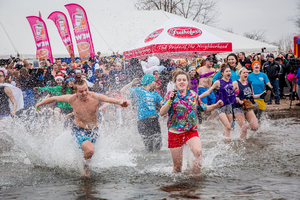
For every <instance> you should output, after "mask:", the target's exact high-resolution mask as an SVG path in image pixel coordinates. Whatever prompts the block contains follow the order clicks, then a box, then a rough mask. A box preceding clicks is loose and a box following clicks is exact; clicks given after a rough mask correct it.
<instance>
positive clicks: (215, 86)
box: [199, 80, 220, 99]
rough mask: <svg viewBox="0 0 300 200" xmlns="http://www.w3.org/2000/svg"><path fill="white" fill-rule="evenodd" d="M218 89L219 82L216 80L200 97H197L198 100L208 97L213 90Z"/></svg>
mask: <svg viewBox="0 0 300 200" xmlns="http://www.w3.org/2000/svg"><path fill="white" fill-rule="evenodd" d="M219 87H220V81H218V80H217V81H216V82H214V84H213V85H212V86H211V87H210V88H209V89H208V90H207V91H206V92H203V93H202V94H201V95H199V98H200V99H202V98H203V97H206V96H208V95H209V94H210V93H211V92H212V91H213V90H214V89H215V88H219Z"/></svg>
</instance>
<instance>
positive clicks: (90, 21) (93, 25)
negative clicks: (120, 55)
mask: <svg viewBox="0 0 300 200" xmlns="http://www.w3.org/2000/svg"><path fill="white" fill-rule="evenodd" d="M89 22H90V24H91V25H92V26H93V27H94V29H95V30H96V31H97V33H98V34H99V36H100V37H101V38H102V40H103V41H104V42H105V44H106V45H107V46H108V48H109V49H110V50H111V51H112V52H113V50H112V49H111V47H110V46H109V44H108V43H107V42H106V40H105V39H104V38H103V37H102V35H101V34H100V32H99V31H98V29H97V28H96V27H95V26H94V24H93V23H92V21H91V20H89Z"/></svg>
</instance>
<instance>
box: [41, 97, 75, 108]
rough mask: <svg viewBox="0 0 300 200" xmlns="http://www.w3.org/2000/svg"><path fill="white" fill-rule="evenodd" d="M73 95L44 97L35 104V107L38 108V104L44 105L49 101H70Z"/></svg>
mask: <svg viewBox="0 0 300 200" xmlns="http://www.w3.org/2000/svg"><path fill="white" fill-rule="evenodd" d="M72 96H73V95H62V96H54V97H50V98H49V99H45V100H43V101H41V102H39V103H37V104H36V105H35V108H37V109H39V107H40V106H42V105H46V104H49V103H54V102H57V101H59V102H70V99H71V97H72Z"/></svg>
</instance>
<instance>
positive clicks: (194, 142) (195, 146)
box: [187, 137, 202, 174]
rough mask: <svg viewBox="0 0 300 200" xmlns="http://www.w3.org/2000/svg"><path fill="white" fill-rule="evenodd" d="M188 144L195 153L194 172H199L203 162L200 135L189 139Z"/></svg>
mask: <svg viewBox="0 0 300 200" xmlns="http://www.w3.org/2000/svg"><path fill="white" fill-rule="evenodd" d="M187 145H189V147H190V148H191V150H192V152H193V154H194V157H195V158H194V160H193V167H192V171H193V173H194V174H198V173H199V172H200V170H201V164H202V145H201V140H200V138H199V137H192V138H191V139H189V141H187Z"/></svg>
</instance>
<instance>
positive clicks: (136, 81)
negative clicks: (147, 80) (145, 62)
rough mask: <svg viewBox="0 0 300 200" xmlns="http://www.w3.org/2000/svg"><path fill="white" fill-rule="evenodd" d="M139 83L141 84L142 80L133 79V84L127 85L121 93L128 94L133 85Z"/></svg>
mask: <svg viewBox="0 0 300 200" xmlns="http://www.w3.org/2000/svg"><path fill="white" fill-rule="evenodd" d="M139 82H141V79H140V78H135V79H133V80H132V82H130V83H128V84H127V85H125V86H124V87H123V88H122V89H121V91H120V92H121V93H126V92H128V89H129V88H130V87H131V86H132V85H134V84H137V83H139Z"/></svg>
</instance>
